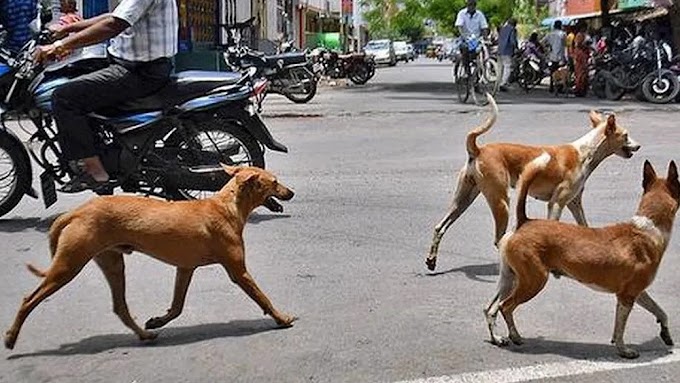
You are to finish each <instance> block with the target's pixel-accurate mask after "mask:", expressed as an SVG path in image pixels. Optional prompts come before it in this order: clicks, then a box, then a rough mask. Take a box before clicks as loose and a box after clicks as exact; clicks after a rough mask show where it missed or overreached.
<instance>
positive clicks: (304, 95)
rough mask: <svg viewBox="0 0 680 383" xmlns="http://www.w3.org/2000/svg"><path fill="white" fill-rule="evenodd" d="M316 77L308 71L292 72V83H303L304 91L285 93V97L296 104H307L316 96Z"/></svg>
mask: <svg viewBox="0 0 680 383" xmlns="http://www.w3.org/2000/svg"><path fill="white" fill-rule="evenodd" d="M316 80H317V79H316V76H314V75H313V74H312V73H310V72H308V71H306V70H295V71H294V72H293V71H291V72H290V81H291V83H302V88H303V89H302V91H301V92H298V91H289V90H287V89H286V90H285V91H284V94H283V95H284V96H286V98H287V99H289V100H291V101H293V102H294V103H296V104H305V103H307V102H309V101H310V100H311V99H313V98H314V96H315V95H316Z"/></svg>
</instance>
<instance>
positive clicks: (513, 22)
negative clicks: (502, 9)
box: [508, 17, 517, 27]
mask: <svg viewBox="0 0 680 383" xmlns="http://www.w3.org/2000/svg"><path fill="white" fill-rule="evenodd" d="M508 24H509V25H512V26H513V27H516V26H517V19H515V18H514V17H511V18H509V19H508Z"/></svg>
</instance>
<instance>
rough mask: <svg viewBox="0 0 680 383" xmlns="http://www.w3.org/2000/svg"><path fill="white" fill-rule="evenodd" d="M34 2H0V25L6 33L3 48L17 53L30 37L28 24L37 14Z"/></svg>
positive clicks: (25, 0) (14, 0)
mask: <svg viewBox="0 0 680 383" xmlns="http://www.w3.org/2000/svg"><path fill="white" fill-rule="evenodd" d="M36 6H37V3H36V0H0V24H2V25H3V26H4V28H5V29H6V30H7V32H8V36H7V41H6V42H5V46H6V47H7V48H9V49H10V50H12V51H15V52H16V51H18V50H19V49H21V47H23V46H24V44H26V43H27V42H28V41H29V40H30V39H31V37H32V34H33V33H32V32H31V29H30V28H29V27H28V24H29V23H30V22H31V21H33V19H35V16H36V14H37V8H36Z"/></svg>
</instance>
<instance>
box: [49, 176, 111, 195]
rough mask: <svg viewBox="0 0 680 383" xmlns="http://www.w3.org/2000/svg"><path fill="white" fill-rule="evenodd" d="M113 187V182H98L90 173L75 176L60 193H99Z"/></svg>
mask: <svg viewBox="0 0 680 383" xmlns="http://www.w3.org/2000/svg"><path fill="white" fill-rule="evenodd" d="M108 187H111V181H101V182H100V181H96V180H95V179H94V178H92V176H91V175H89V174H88V173H85V172H83V173H81V174H78V175H76V176H74V177H73V178H72V179H71V180H70V181H69V182H67V183H66V184H64V186H62V187H61V188H60V189H59V191H60V192H62V193H70V194H73V193H80V192H83V191H85V190H92V191H95V192H96V191H98V190H103V189H105V188H108Z"/></svg>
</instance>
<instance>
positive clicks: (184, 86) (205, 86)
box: [97, 71, 242, 117]
mask: <svg viewBox="0 0 680 383" xmlns="http://www.w3.org/2000/svg"><path fill="white" fill-rule="evenodd" d="M241 78H242V76H241V74H240V73H236V72H212V71H184V72H179V73H175V74H173V75H171V76H170V80H169V81H168V84H166V85H165V86H164V87H163V88H161V89H160V90H159V91H158V92H156V93H154V94H152V95H150V96H146V97H142V98H138V99H133V100H130V101H127V102H125V103H122V104H119V105H116V106H115V107H111V108H106V109H105V110H101V111H97V114H99V115H102V116H106V117H118V116H122V115H128V114H130V113H132V112H134V113H143V112H151V111H161V110H163V111H164V110H167V109H169V108H172V107H173V106H176V105H179V104H182V103H184V102H186V101H188V100H191V99H192V98H195V97H198V96H201V95H204V94H205V93H207V92H209V91H211V90H213V89H215V88H218V87H221V86H229V85H234V84H237V83H238V82H239V80H241Z"/></svg>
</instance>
